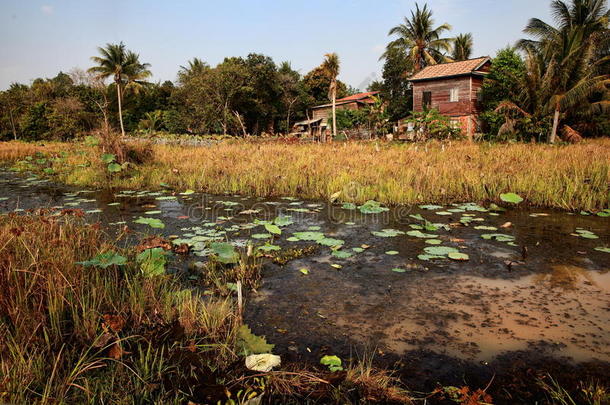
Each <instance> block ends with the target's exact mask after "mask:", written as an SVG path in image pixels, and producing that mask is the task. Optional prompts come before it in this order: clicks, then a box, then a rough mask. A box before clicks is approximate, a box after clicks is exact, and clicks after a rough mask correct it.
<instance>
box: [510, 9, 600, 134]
mask: <svg viewBox="0 0 610 405" xmlns="http://www.w3.org/2000/svg"><path fill="white" fill-rule="evenodd" d="M551 12H552V15H553V17H554V20H555V23H556V26H552V25H551V24H548V23H546V22H544V21H542V20H540V19H538V18H533V19H531V20H530V21H529V23H528V25H527V26H526V28H525V30H524V32H525V33H526V34H529V35H530V36H532V37H533V39H522V40H520V41H519V42H518V46H519V47H520V48H522V49H524V50H525V51H526V52H527V54H528V59H531V60H536V63H537V64H538V65H540V66H542V69H540V70H541V71H543V72H545V73H544V75H542V76H541V77H542V78H543V79H544V80H541V81H540V83H543V84H541V87H540V88H539V92H540V93H543V94H546V97H544V98H543V99H542V100H541V101H542V102H543V105H544V106H545V110H546V112H547V113H549V114H552V116H553V126H552V129H551V133H550V134H549V138H548V140H549V142H550V143H553V142H555V139H556V136H557V131H558V129H559V124H560V121H561V118H562V114H563V113H566V112H568V111H569V110H570V109H573V108H574V107H577V106H578V107H581V108H584V109H585V110H589V111H591V110H595V109H597V110H600V109H601V110H604V109H607V108H608V107H607V105H608V104H607V101H602V102H596V103H590V102H589V97H590V96H591V94H593V93H595V92H602V93H603V92H607V86H608V85H610V76H609V75H608V74H607V73H606V74H603V71H602V70H601V68H600V66H602V65H603V64H604V63H607V62H608V60H607V59H608V58H607V57H599V55H600V52H601V53H602V54H603V51H602V50H601V49H600V48H601V47H602V46H603V44H604V41H607V38H608V35H609V34H610V32H609V30H608V21H609V18H610V10H608V7H607V1H606V0H572V2H571V3H570V4H568V3H566V2H565V1H561V0H555V1H553V2H552V3H551Z"/></svg>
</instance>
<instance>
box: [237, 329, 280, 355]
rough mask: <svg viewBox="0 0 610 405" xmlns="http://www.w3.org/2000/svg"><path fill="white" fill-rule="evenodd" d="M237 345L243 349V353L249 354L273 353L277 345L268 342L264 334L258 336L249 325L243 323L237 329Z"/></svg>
mask: <svg viewBox="0 0 610 405" xmlns="http://www.w3.org/2000/svg"><path fill="white" fill-rule="evenodd" d="M237 347H238V348H239V349H240V350H241V352H240V354H241V355H243V356H248V355H251V354H264V353H271V352H272V351H273V348H274V347H275V345H272V344H269V343H267V340H266V339H265V337H264V336H256V335H255V334H254V333H252V331H251V330H250V328H249V327H248V325H241V326H240V327H239V329H238V331H237Z"/></svg>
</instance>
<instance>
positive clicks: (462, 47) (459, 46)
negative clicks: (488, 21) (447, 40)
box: [451, 33, 474, 61]
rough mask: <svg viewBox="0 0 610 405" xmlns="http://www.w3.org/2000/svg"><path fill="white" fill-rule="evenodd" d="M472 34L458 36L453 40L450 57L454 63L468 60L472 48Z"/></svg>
mask: <svg viewBox="0 0 610 405" xmlns="http://www.w3.org/2000/svg"><path fill="white" fill-rule="evenodd" d="M473 42H474V41H473V39H472V34H471V33H467V34H459V35H458V36H457V37H455V39H454V40H453V52H452V54H451V57H452V59H453V60H454V61H462V60H467V59H470V56H471V55H472V46H473Z"/></svg>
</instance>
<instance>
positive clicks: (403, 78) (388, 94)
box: [371, 48, 413, 122]
mask: <svg viewBox="0 0 610 405" xmlns="http://www.w3.org/2000/svg"><path fill="white" fill-rule="evenodd" d="M412 71H413V62H412V59H411V58H409V56H408V55H407V54H406V53H405V50H404V49H401V48H392V49H388V51H387V52H386V56H385V61H384V63H383V71H382V78H383V82H382V84H381V86H380V87H381V88H380V89H378V90H381V99H382V100H383V101H385V102H386V103H387V105H386V108H387V113H388V116H389V119H390V121H394V122H395V121H398V120H399V119H402V118H405V117H406V116H407V115H408V114H409V112H410V111H411V110H412V109H413V91H412V90H411V85H410V83H409V81H408V80H407V79H408V76H409V74H410V72H412ZM371 90H374V89H372V88H371Z"/></svg>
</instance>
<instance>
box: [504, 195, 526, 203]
mask: <svg viewBox="0 0 610 405" xmlns="http://www.w3.org/2000/svg"><path fill="white" fill-rule="evenodd" d="M500 200H502V201H504V202H507V203H511V204H519V203H520V202H522V201H523V198H522V197H521V196H520V195H519V194H515V193H505V194H500Z"/></svg>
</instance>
